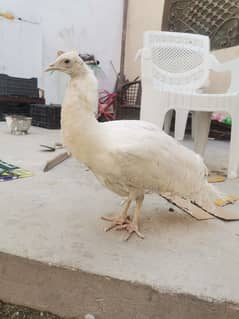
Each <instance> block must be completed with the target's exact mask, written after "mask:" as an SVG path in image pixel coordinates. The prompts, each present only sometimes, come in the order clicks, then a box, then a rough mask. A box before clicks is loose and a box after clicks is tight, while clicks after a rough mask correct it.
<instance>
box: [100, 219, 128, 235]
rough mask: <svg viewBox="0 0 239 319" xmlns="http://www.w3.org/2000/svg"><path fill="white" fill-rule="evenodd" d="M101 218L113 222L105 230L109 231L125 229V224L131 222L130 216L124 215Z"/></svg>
mask: <svg viewBox="0 0 239 319" xmlns="http://www.w3.org/2000/svg"><path fill="white" fill-rule="evenodd" d="M101 219H103V220H105V221H107V222H111V225H110V226H109V227H107V228H105V231H106V232H108V231H110V230H113V229H114V230H121V229H124V228H123V226H124V225H127V224H128V223H130V217H129V216H127V217H126V218H124V217H122V216H118V217H104V216H103V217H101Z"/></svg>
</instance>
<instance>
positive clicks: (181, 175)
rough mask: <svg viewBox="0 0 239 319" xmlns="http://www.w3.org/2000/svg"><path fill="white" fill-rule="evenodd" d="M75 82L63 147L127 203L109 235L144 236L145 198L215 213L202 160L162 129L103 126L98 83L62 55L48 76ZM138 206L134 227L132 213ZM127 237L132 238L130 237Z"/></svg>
mask: <svg viewBox="0 0 239 319" xmlns="http://www.w3.org/2000/svg"><path fill="white" fill-rule="evenodd" d="M50 70H58V71H62V72H65V73H67V74H68V75H69V76H70V81H69V85H68V88H67V90H66V93H65V98H64V102H63V105H62V120H61V124H62V130H63V140H64V145H65V146H66V147H67V148H68V150H69V151H70V152H71V153H72V155H73V156H74V157H75V158H77V159H78V160H79V161H81V162H83V163H84V164H85V165H86V166H87V167H88V168H89V169H90V170H91V171H92V172H93V173H94V174H95V176H96V177H97V178H98V179H99V181H100V182H101V183H102V184H103V185H104V186H105V187H107V188H108V189H110V190H111V191H113V192H114V193H116V194H118V195H120V196H122V197H126V198H127V200H126V201H125V204H124V208H123V210H122V212H121V214H120V215H119V216H118V217H113V218H108V217H105V218H104V219H105V220H107V221H110V222H112V224H111V226H110V227H109V228H108V230H109V229H125V230H126V231H128V233H129V236H130V235H131V234H132V233H136V234H137V235H138V236H139V237H141V238H143V235H142V234H141V233H140V231H139V217H140V210H141V206H142V203H143V200H144V195H145V194H146V193H150V192H151V193H152V192H153V193H158V194H159V193H171V195H179V196H182V197H184V198H186V199H189V200H190V201H192V202H194V203H196V204H198V205H199V206H201V207H209V206H210V207H212V206H213V203H214V200H215V199H216V197H217V192H216V191H215V190H214V188H213V187H212V186H211V185H210V184H209V183H208V182H207V174H208V172H207V168H206V166H205V165H204V163H203V160H202V159H201V157H200V156H199V155H197V154H196V153H194V152H193V151H191V150H189V149H188V148H186V147H184V146H182V145H181V144H179V143H178V142H177V141H176V140H175V139H173V138H172V137H170V136H169V135H167V134H165V133H164V132H163V131H162V130H161V129H159V128H158V127H157V126H155V125H153V124H151V123H147V122H143V121H137V120H135V121H124V120H122V121H112V122H104V123H100V122H98V121H97V120H96V118H95V115H94V112H93V110H95V108H96V105H97V103H98V86H97V79H96V77H95V75H94V73H93V71H92V70H91V69H90V68H89V67H88V66H87V65H86V64H85V63H84V62H83V61H82V59H81V58H80V57H79V56H78V54H77V53H76V52H68V53H63V52H58V57H57V59H56V61H55V62H54V63H52V64H50V65H49V67H48V68H47V71H50ZM132 201H136V208H135V211H134V215H133V219H132V221H131V220H130V218H129V217H128V215H127V213H128V209H129V207H130V204H131V202H132ZM129 236H128V237H129Z"/></svg>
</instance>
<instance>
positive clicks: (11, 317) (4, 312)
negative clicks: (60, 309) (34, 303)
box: [0, 301, 63, 319]
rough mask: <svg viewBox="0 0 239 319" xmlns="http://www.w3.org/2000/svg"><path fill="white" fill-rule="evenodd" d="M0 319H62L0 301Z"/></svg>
mask: <svg viewBox="0 0 239 319" xmlns="http://www.w3.org/2000/svg"><path fill="white" fill-rule="evenodd" d="M0 319H63V318H61V317H58V316H56V315H53V314H51V313H48V312H42V311H37V310H33V309H30V308H27V307H22V306H16V305H10V304H5V303H3V302H1V301H0Z"/></svg>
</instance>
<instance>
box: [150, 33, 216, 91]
mask: <svg viewBox="0 0 239 319" xmlns="http://www.w3.org/2000/svg"><path fill="white" fill-rule="evenodd" d="M144 48H146V49H147V48H148V49H150V58H151V62H152V78H153V84H154V86H156V87H158V88H159V89H161V90H168V91H180V92H182V91H195V90H197V89H198V88H200V87H202V86H203V85H204V84H205V83H206V82H207V79H208V75H209V71H208V69H209V50H210V44H209V38H208V37H207V36H203V35H195V34H189V33H176V32H163V31H159V32H158V31H148V32H145V36H144Z"/></svg>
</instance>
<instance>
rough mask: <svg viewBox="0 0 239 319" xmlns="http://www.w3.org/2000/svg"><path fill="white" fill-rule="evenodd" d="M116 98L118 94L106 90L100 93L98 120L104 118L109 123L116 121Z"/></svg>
mask: <svg viewBox="0 0 239 319" xmlns="http://www.w3.org/2000/svg"><path fill="white" fill-rule="evenodd" d="M116 96H117V93H110V92H108V91H106V90H103V91H100V96H99V106H98V118H100V117H104V118H105V120H107V121H111V120H114V119H115V114H114V102H115V100H116Z"/></svg>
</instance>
